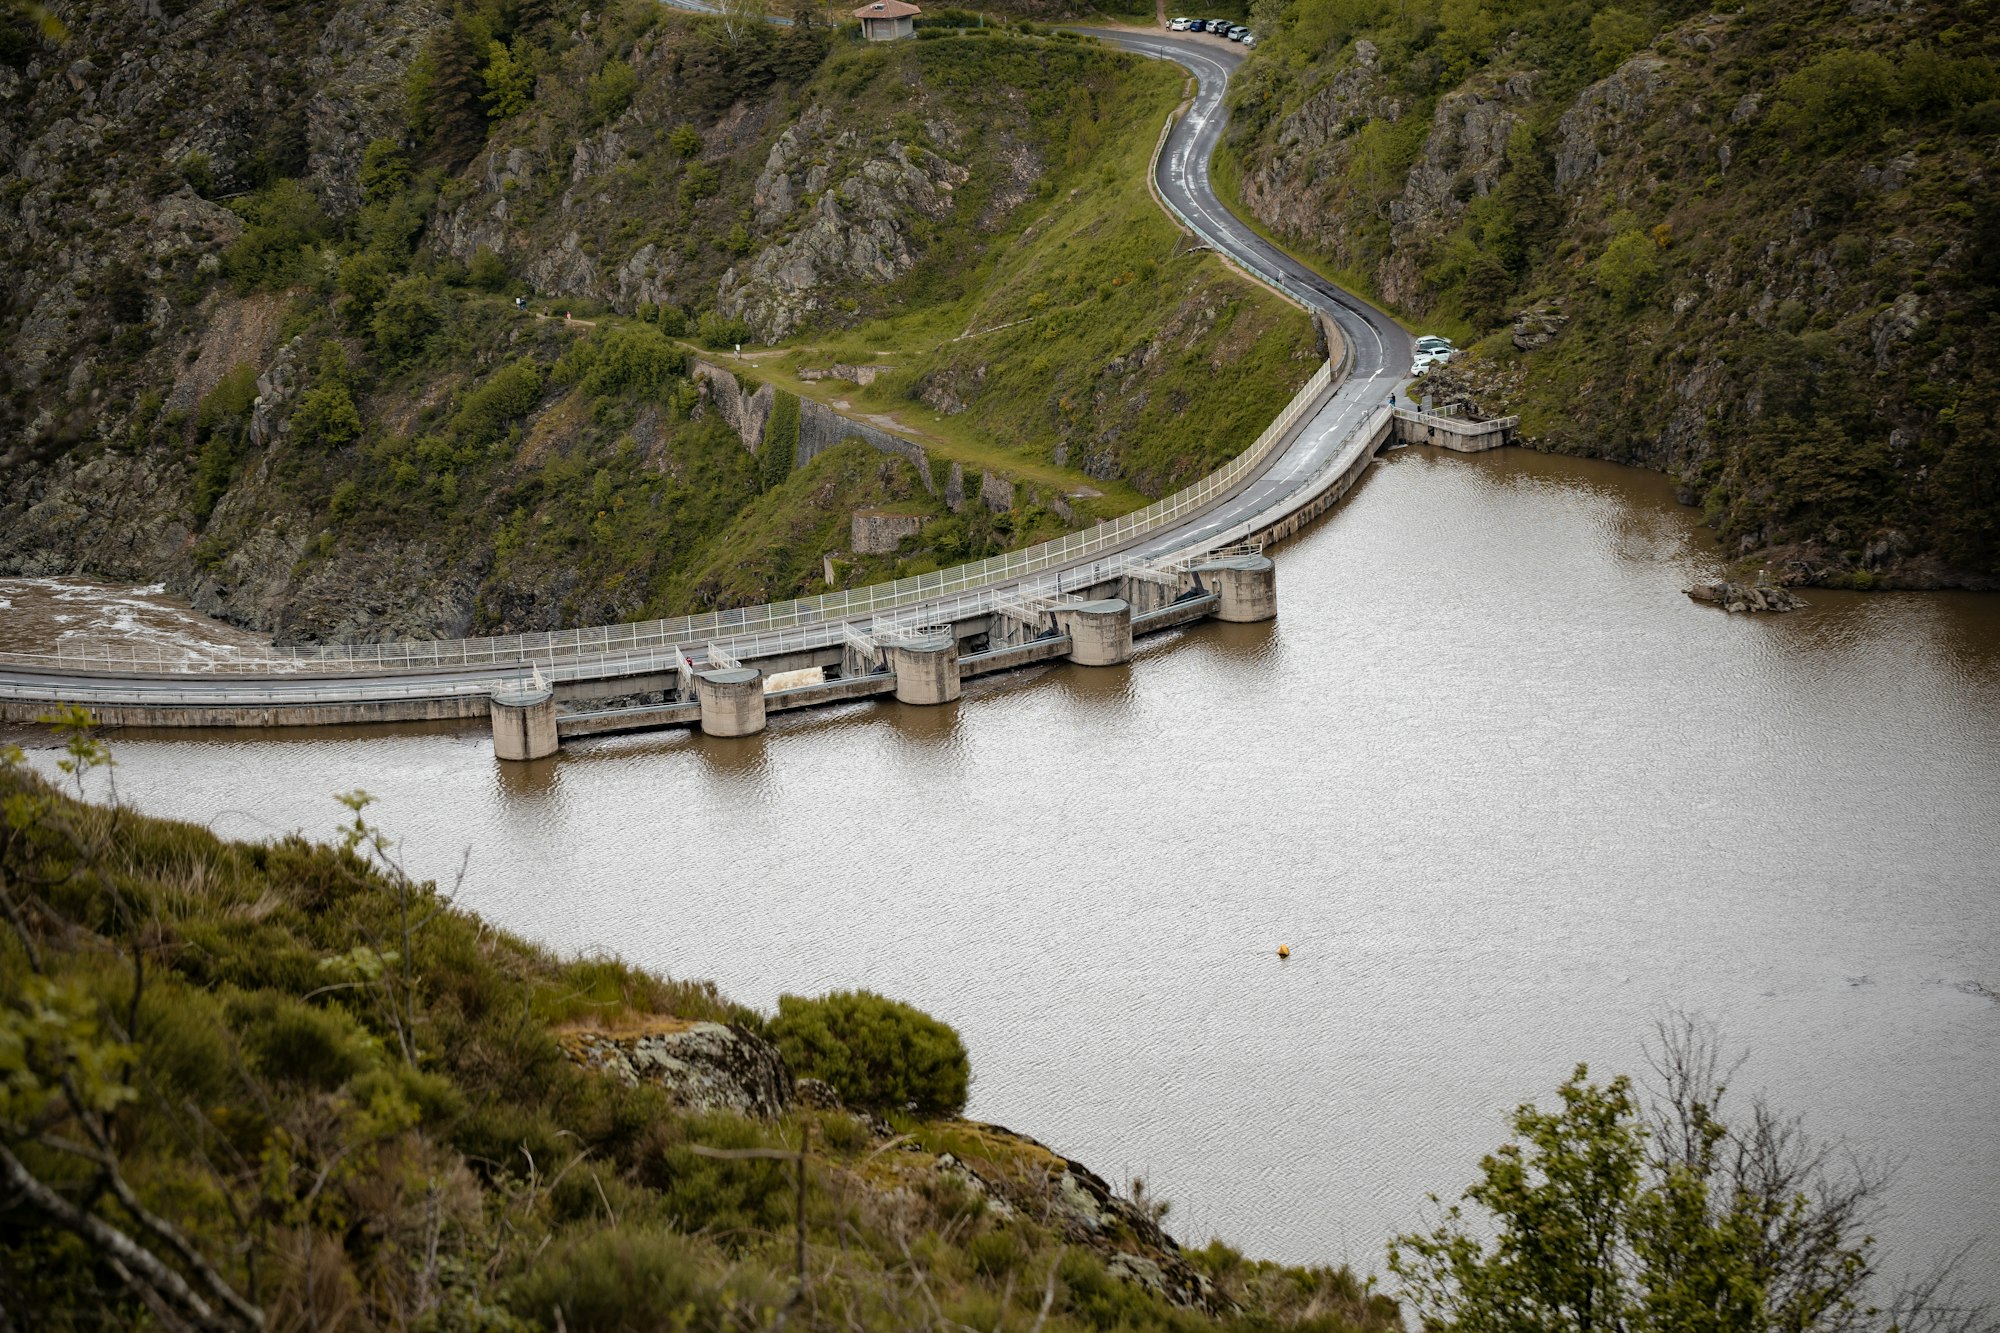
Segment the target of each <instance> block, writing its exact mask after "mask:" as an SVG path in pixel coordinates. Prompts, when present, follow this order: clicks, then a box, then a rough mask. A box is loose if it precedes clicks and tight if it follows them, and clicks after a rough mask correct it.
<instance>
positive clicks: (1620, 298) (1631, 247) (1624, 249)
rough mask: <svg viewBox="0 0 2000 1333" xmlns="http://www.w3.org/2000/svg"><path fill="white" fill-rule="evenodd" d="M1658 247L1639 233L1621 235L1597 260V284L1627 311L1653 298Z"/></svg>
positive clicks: (1656, 275) (1627, 232) (1613, 240)
mask: <svg viewBox="0 0 2000 1333" xmlns="http://www.w3.org/2000/svg"><path fill="white" fill-rule="evenodd" d="M1658 251H1659V247H1658V246H1657V245H1655V244H1654V243H1653V242H1652V241H1651V240H1650V239H1649V238H1648V237H1647V236H1646V234H1645V233H1644V232H1642V231H1636V230H1634V231H1626V232H1621V233H1619V234H1618V235H1617V236H1615V237H1613V238H1612V240H1611V244H1609V245H1607V246H1605V247H1604V253H1603V254H1601V255H1599V256H1598V257H1597V267H1596V273H1597V285H1598V286H1599V287H1600V288H1602V289H1603V291H1604V293H1605V295H1607V296H1609V297H1610V298H1611V300H1612V301H1613V302H1614V303H1615V304H1617V305H1618V306H1620V307H1621V308H1623V309H1626V310H1635V309H1637V308H1638V307H1639V306H1642V305H1644V304H1645V303H1646V301H1647V299H1648V298H1649V297H1651V296H1652V294H1653V288H1654V286H1655V285H1656V284H1657V283H1658V282H1659V278H1660V261H1659V260H1658V259H1657V258H1656V257H1655V256H1656V255H1657V254H1658Z"/></svg>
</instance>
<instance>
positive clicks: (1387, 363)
mask: <svg viewBox="0 0 2000 1333" xmlns="http://www.w3.org/2000/svg"><path fill="white" fill-rule="evenodd" d="M678 3H679V4H680V5H681V7H684V8H696V7H698V6H699V4H700V0H678ZM1079 31H1082V32H1086V33H1088V34H1089V35H1091V36H1092V37H1095V38H1097V39H1098V40H1100V41H1103V42H1105V43H1106V44H1108V45H1111V46H1115V47H1118V48H1121V49H1123V50H1126V51H1131V52H1133V53H1135V54H1138V55H1142V56H1145V57H1148V58H1151V59H1160V60H1171V61H1173V62H1175V63H1176V64H1179V65H1181V66H1183V67H1185V68H1186V69H1187V70H1189V71H1190V72H1191V73H1192V74H1193V75H1194V76H1195V79H1196V82H1197V92H1196V96H1195V99H1194V102H1193V105H1192V106H1191V107H1190V108H1189V110H1188V112H1187V114H1186V115H1185V116H1183V117H1181V118H1180V120H1178V121H1177V122H1176V123H1175V125H1174V127H1173V130H1172V132H1171V133H1170V134H1169V135H1168V138H1167V141H1166V143H1165V145H1164V146H1163V148H1162V151H1161V152H1160V154H1159V156H1158V159H1157V167H1156V172H1155V176H1156V183H1157V185H1158V187H1159V191H1160V194H1161V196H1162V197H1163V198H1164V199H1165V200H1166V202H1167V203H1168V205H1169V206H1170V207H1171V208H1172V210H1173V211H1174V212H1176V213H1177V214H1179V215H1180V218H1181V221H1182V222H1183V223H1184V224H1185V225H1186V226H1187V227H1188V228H1189V229H1190V230H1192V231H1193V232H1194V233H1195V235H1196V236H1197V237H1199V238H1200V239H1201V241H1202V242H1203V243H1205V244H1206V245H1208V246H1210V247H1211V248H1213V249H1215V250H1217V251H1219V252H1221V253H1223V254H1224V255H1226V256H1228V257H1229V258H1230V259H1231V260H1232V261H1234V262H1235V263H1236V264H1238V265H1239V266H1241V267H1242V268H1243V269H1245V270H1247V271H1248V272H1250V273H1252V274H1254V275H1256V276H1257V277H1258V278H1260V279H1261V280H1263V281H1265V282H1267V283H1269V284H1270V285H1271V286H1273V287H1275V288H1277V289H1279V290H1281V291H1283V292H1285V293H1286V294H1288V295H1289V296H1291V297H1293V298H1294V299H1296V300H1298V301H1299V302H1301V303H1302V304H1304V305H1306V306H1308V307H1310V308H1311V309H1313V310H1315V311H1318V312H1321V313H1323V314H1325V315H1326V316H1327V317H1328V318H1329V319H1331V320H1332V321H1333V323H1334V324H1336V325H1337V326H1338V327H1339V329H1340V331H1341V333H1342V334H1343V335H1344V336H1345V338H1346V339H1347V343H1348V346H1349V349H1350V353H1351V357H1352V361H1351V365H1350V370H1349V374H1348V377H1347V379H1346V380H1345V382H1344V383H1343V384H1342V385H1341V386H1340V388H1339V390H1338V391H1337V392H1336V393H1335V394H1333V395H1332V397H1330V398H1329V399H1327V401H1326V402H1325V403H1323V404H1322V405H1321V406H1320V408H1319V410H1318V411H1317V412H1315V413H1314V414H1313V415H1312V416H1311V417H1310V418H1309V419H1308V420H1307V421H1306V422H1305V424H1304V425H1303V426H1301V427H1300V428H1299V429H1298V430H1297V431H1296V433H1295V434H1294V436H1293V437H1292V439H1291V440H1290V441H1288V442H1287V444H1286V446H1285V447H1284V448H1283V449H1282V450H1280V451H1279V452H1278V453H1277V454H1276V455H1275V456H1274V457H1273V458H1272V460H1271V461H1270V463H1269V464H1268V466H1266V467H1265V468H1264V469H1263V470H1262V471H1261V473H1259V474H1258V475H1256V476H1254V477H1252V478H1251V479H1250V480H1248V481H1247V482H1245V483H1244V484H1243V485H1242V486H1241V487H1239V488H1238V489H1237V490H1236V491H1235V492H1233V493H1232V494H1230V495H1228V496H1226V497H1224V498H1222V499H1221V500H1219V501H1217V502H1216V503H1215V504H1214V505H1212V506H1210V507H1209V508H1208V509H1206V510H1204V511H1202V512H1200V513H1198V514H1196V515H1194V516H1192V517H1190V519H1189V520H1188V521H1187V522H1185V523H1182V524H1180V525H1178V526H1176V527H1173V528H1171V529H1165V530H1162V531H1160V532H1157V533H1153V534H1150V535H1148V536H1147V537H1145V538H1143V539H1141V540H1139V541H1138V542H1136V543H1135V544H1134V545H1133V546H1131V547H1130V548H1127V549H1126V550H1125V551H1123V552H1121V553H1120V554H1121V555H1123V556H1126V557H1131V556H1143V557H1155V556H1166V555H1170V554H1173V553H1176V552H1182V551H1187V550H1189V549H1200V548H1203V547H1207V548H1210V549H1212V548H1213V547H1214V546H1216V545H1220V544H1221V543H1222V542H1223V541H1225V540H1227V539H1228V536H1229V534H1230V533H1231V532H1232V530H1236V529H1241V528H1243V527H1245V526H1246V525H1248V524H1251V523H1252V522H1254V521H1255V520H1256V519H1257V518H1258V517H1259V516H1260V515H1264V514H1267V513H1270V512H1271V511H1273V510H1279V509H1281V508H1282V507H1284V505H1285V502H1286V501H1287V500H1288V499H1291V498H1293V497H1295V496H1297V495H1298V493H1299V492H1300V491H1301V489H1302V488H1303V487H1305V486H1306V484H1307V483H1308V482H1309V481H1311V480H1312V479H1313V478H1315V477H1316V476H1319V475H1320V474H1321V473H1323V472H1324V471H1325V470H1326V468H1327V467H1328V465H1329V464H1331V463H1333V462H1334V461H1335V460H1336V459H1337V458H1340V457H1342V456H1351V454H1352V452H1353V450H1354V449H1355V448H1356V447H1358V445H1357V440H1356V434H1355V433H1356V431H1357V430H1358V428H1359V427H1360V425H1361V423H1362V422H1363V421H1365V420H1367V419H1368V418H1369V417H1370V416H1372V415H1374V414H1375V413H1376V412H1378V411H1379V410H1380V409H1381V407H1382V405H1383V404H1384V403H1386V402H1387V401H1388V399H1389V396H1390V395H1391V394H1392V393H1394V392H1395V389H1396V386H1397V385H1398V384H1399V383H1401V382H1402V380H1403V378H1404V377H1405V376H1406V375H1407V373H1408V370H1409V365H1410V358H1411V343H1410V339H1409V336H1408V335H1407V334H1406V333H1404V331H1403V330H1402V329H1401V328H1400V327H1398V326H1397V324H1396V322H1395V321H1394V320H1392V319H1391V318H1389V316H1387V315H1386V314H1384V313H1382V312H1381V311H1379V310H1377V309H1375V308H1374V307H1373V306H1370V305H1368V304H1367V303H1366V302H1364V301H1362V300H1360V299H1359V298H1357V297H1355V296H1354V295H1352V294H1351V293H1349V292H1346V291H1343V290H1342V289H1341V288H1339V287H1337V286H1335V285H1334V284H1332V283H1330V282H1328V281H1327V280H1326V279H1325V278H1323V277H1321V276H1320V275H1319V274H1317V273H1314V272H1313V271H1312V270H1311V269H1309V268H1307V267H1306V266H1305V265H1303V264H1301V263H1299V262H1298V261H1297V260H1295V259H1292V258H1291V257H1290V256H1288V255H1286V254H1284V253H1283V252H1282V251H1280V250H1278V249H1277V248H1276V247H1274V246H1272V245H1271V244H1270V243H1269V242H1267V241H1266V240H1264V239H1263V237H1261V236H1259V235H1258V234H1257V233H1256V232H1255V231H1253V230H1252V229H1251V228H1250V227H1248V226H1246V225H1245V224H1244V223H1243V222H1242V221H1240V220H1239V219H1238V218H1236V217H1235V216H1234V215H1233V214H1231V213H1230V212H1229V210H1228V209H1226V208H1225V207H1223V205H1222V202H1221V201H1220V200H1219V199H1217V198H1216V195H1215V191H1214V189H1213V187H1212V186H1211V184H1210V182H1209V174H1208V162H1209V158H1210V156H1211V155H1212V154H1213V153H1214V151H1215V147H1216V145H1217V143H1218V142H1220V139H1221V136H1222V131H1223V127H1224V123H1225V121H1226V119H1227V111H1226V109H1225V107H1224V105H1223V98H1224V94H1225V92H1226V90H1227V88H1228V83H1229V75H1230V73H1231V71H1233V70H1234V69H1235V68H1236V67H1237V66H1238V65H1240V64H1241V63H1242V62H1243V59H1244V54H1243V52H1242V50H1241V49H1240V48H1238V47H1236V46H1234V45H1232V44H1230V43H1228V42H1226V41H1223V40H1221V39H1219V38H1208V37H1195V36H1180V35H1172V34H1167V33H1149V32H1143V31H1135V30H1131V29H1102V28H1100V29H1079ZM1097 558H1098V559H1102V556H1101V555H1100V556H1099V557H1097ZM1089 563H1090V562H1089V561H1083V562H1079V564H1080V566H1087V565H1088V564H1089ZM1037 577H1038V579H1044V580H1045V579H1046V578H1047V573H1046V572H1044V573H1043V574H1041V575H1038V576H1037ZM941 605H942V606H948V603H945V604H941ZM717 637H718V638H722V639H725V640H726V631H718V635H717ZM826 637H827V638H828V640H829V641H830V642H838V641H839V637H840V628H839V626H837V625H829V626H828V627H826ZM522 670H523V667H522V666H521V665H513V666H501V667H471V668H445V669H438V668H432V669H428V670H422V671H416V672H412V671H407V670H383V671H380V672H360V671H350V672H342V673H340V674H338V675H331V676H309V675H302V674H297V673H294V672H284V673H274V674H272V675H269V676H261V675H255V674H249V673H241V672H230V673H228V674H202V673H201V672H199V671H198V670H190V671H186V672H177V673H172V674H165V675H162V674H146V673H141V674H131V675H126V674H123V673H106V672H98V671H93V672H84V673H63V672H58V671H54V670H50V669H46V668H41V667H21V666H18V665H12V664H10V665H7V666H0V699H14V700H47V701H49V702H54V701H56V700H58V699H60V700H62V701H66V702H73V703H83V704H89V703H106V704H109V703H135V704H144V703H154V704H161V703H175V704H190V705H198V704H211V705H223V706H227V705H244V706H252V707H271V706H282V705H286V704H307V703H336V702H359V701H367V700H384V699H397V698H411V697H425V698H434V697H441V696H450V695H462V694H469V693H484V692H485V691H486V690H487V689H489V688H490V687H491V685H492V683H493V682H494V681H495V680H496V679H500V678H515V677H519V676H520V675H521V673H522ZM648 670H650V671H653V672H657V670H658V668H657V667H651V668H648Z"/></svg>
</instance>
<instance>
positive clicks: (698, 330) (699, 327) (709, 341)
mask: <svg viewBox="0 0 2000 1333" xmlns="http://www.w3.org/2000/svg"><path fill="white" fill-rule="evenodd" d="M695 336H697V337H698V338H700V339H701V341H702V343H703V344H704V345H706V346H709V347H713V348H715V349H716V350H717V351H721V350H722V349H723V348H725V347H734V346H735V345H736V344H737V343H746V342H749V341H750V326H749V325H748V324H746V323H745V322H743V321H742V320H741V319H737V318H734V317H733V316H730V315H724V314H721V313H719V312H717V311H714V310H711V311H709V312H708V313H707V314H705V315H703V316H702V317H701V320H700V321H699V322H698V323H697V324H696V325H695Z"/></svg>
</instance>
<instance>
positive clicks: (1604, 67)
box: [1590, 9, 1653, 76]
mask: <svg viewBox="0 0 2000 1333" xmlns="http://www.w3.org/2000/svg"><path fill="white" fill-rule="evenodd" d="M1651 40H1653V25H1652V24H1650V23H1648V22H1647V21H1646V20H1645V19H1644V18H1643V17H1641V16H1640V15H1638V14H1634V13H1632V12H1631V11H1630V10H1625V9H1601V10H1599V11H1598V12H1597V14H1596V15H1595V16H1594V17H1592V19H1591V20H1590V63H1591V67H1592V70H1593V72H1595V73H1596V74H1598V75H1599V76H1602V75H1605V74H1609V73H1610V72H1611V71H1612V70H1614V69H1617V68H1618V67H1619V66H1620V65H1622V64H1624V63H1625V57H1627V56H1629V55H1631V54H1632V53H1633V52H1634V51H1637V50H1638V49H1639V48H1640V47H1642V46H1644V45H1645V44H1646V43H1647V42H1650V41H1651Z"/></svg>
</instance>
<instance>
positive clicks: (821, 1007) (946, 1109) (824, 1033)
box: [771, 991, 972, 1116]
mask: <svg viewBox="0 0 2000 1333" xmlns="http://www.w3.org/2000/svg"><path fill="white" fill-rule="evenodd" d="M771 1039H772V1040H773V1041H775V1042H776V1043H777V1044H778V1049H779V1050H780V1051H781V1052H783V1053H784V1057H785V1062H786V1063H787V1064H789V1065H790V1066H791V1069H792V1072H793V1073H794V1074H796V1075H799V1076H801V1077H805V1078H818V1079H824V1080H825V1081H826V1082H828V1083H830V1084H832V1085H833V1087H834V1089H835V1090H836V1091H837V1092H839V1093H840V1095H841V1098H842V1099H843V1100H844V1101H846V1102H847V1104H848V1105H850V1106H857V1107H862V1108H865V1109H870V1110H878V1111H890V1110H905V1109H908V1110H914V1111H915V1112H916V1113H917V1114H919V1115H928V1116H937V1115H957V1114H958V1113H959V1112H960V1111H962V1110H964V1109H965V1097H966V1092H967V1089H968V1087H969V1085H970V1084H971V1081H972V1071H971V1067H970V1065H969V1063H968V1062H967V1060H966V1055H965V1045H964V1043H963V1042H961V1041H960V1040H959V1039H958V1033H956V1032H954V1031H952V1029H951V1028H950V1027H948V1026H947V1025H945V1024H943V1023H940V1022H939V1021H938V1020H936V1019H935V1018H932V1017H930V1016H929V1015H928V1014H924V1013H921V1012H919V1011H918V1010H916V1009H912V1008H911V1007H910V1006H909V1005H907V1004H899V1003H897V1002H896V1001H894V1000H891V999H888V998H886V997H884V996H881V995H877V994H875V993H874V992H872V991H838V992H836V993H834V994H831V995H824V996H821V997H820V998H819V999H816V1000H809V999H806V998H804V997H802V996H798V995H785V996H781V997H780V998H779V1000H778V1016H777V1018H775V1019H774V1020H772V1023H771Z"/></svg>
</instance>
